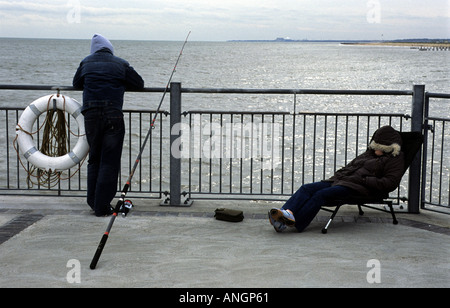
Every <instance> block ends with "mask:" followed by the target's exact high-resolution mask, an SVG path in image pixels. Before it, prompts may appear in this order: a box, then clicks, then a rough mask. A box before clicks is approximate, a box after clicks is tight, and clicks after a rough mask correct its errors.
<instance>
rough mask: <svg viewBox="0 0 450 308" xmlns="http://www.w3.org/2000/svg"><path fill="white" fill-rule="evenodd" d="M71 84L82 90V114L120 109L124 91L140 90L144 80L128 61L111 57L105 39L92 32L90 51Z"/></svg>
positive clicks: (112, 53) (110, 47) (111, 48)
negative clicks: (102, 109) (95, 109)
mask: <svg viewBox="0 0 450 308" xmlns="http://www.w3.org/2000/svg"><path fill="white" fill-rule="evenodd" d="M73 86H74V87H75V88H77V89H82V90H83V109H82V112H83V113H85V112H86V111H87V110H89V109H91V108H98V107H110V108H113V109H117V110H120V111H122V107H123V97H124V94H125V91H126V90H140V89H143V88H144V81H143V80H142V78H141V76H139V74H138V73H137V72H136V71H135V70H134V69H133V67H131V66H130V64H129V63H128V62H127V61H125V60H123V59H121V58H119V57H116V56H114V47H113V46H112V44H111V42H110V41H109V40H108V39H107V38H105V37H103V36H102V35H100V34H95V35H94V37H93V38H92V40H91V54H90V55H89V56H87V57H86V58H84V59H83V61H81V63H80V66H79V67H78V70H77V72H76V73H75V76H74V78H73Z"/></svg>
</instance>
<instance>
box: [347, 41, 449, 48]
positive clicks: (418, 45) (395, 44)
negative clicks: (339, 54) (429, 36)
mask: <svg viewBox="0 0 450 308" xmlns="http://www.w3.org/2000/svg"><path fill="white" fill-rule="evenodd" d="M341 44H342V45H362V46H392V47H411V48H421V47H426V48H433V47H446V48H450V43H430V42H423V43H422V42H349V43H347V42H342V43H341Z"/></svg>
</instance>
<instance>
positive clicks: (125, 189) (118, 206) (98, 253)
mask: <svg viewBox="0 0 450 308" xmlns="http://www.w3.org/2000/svg"><path fill="white" fill-rule="evenodd" d="M190 35H191V31H189V33H188V35H187V37H186V40H185V41H184V43H183V46H182V47H181V51H180V54H179V55H178V59H177V61H176V62H175V66H174V68H173V70H172V74H170V77H169V81H168V82H167V85H166V88H165V89H164V92H163V95H162V97H161V101H160V102H159V106H158V108H157V109H156V112H155V116H154V117H153V120H152V121H151V123H150V128H149V130H148V132H147V136H146V137H145V140H144V143H143V144H142V147H141V149H140V151H139V154H138V156H137V158H136V161H135V163H134V166H133V169H132V170H131V173H130V175H129V176H128V179H127V181H126V183H125V185H124V187H123V189H122V192H121V195H120V198H119V200H118V201H117V204H116V207H115V208H114V212H113V214H112V217H111V220H110V221H109V224H108V226H107V228H106V231H105V233H104V234H103V236H102V238H101V240H100V243H99V244H98V247H97V250H96V251H95V255H94V258H92V261H91V265H90V268H91V269H92V270H93V269H95V268H96V266H97V263H98V260H99V259H100V256H101V254H102V252H103V248H104V247H105V244H106V241H107V240H108V237H109V233H110V232H111V228H112V226H113V224H114V221H115V219H116V218H117V215H118V213H119V212H120V210H121V208H122V207H123V208H124V211H125V212H124V213H125V214H126V213H128V211H129V210H130V208H131V206H132V205H131V203H130V204H129V203H128V202H125V196H126V195H127V192H128V189H129V188H130V184H131V179H132V178H133V175H134V172H135V171H136V168H137V166H138V164H139V162H140V161H141V158H142V153H143V152H144V148H145V146H146V144H147V141H148V139H149V137H150V135H151V131H152V130H153V129H154V128H155V121H156V118H157V116H158V113H159V111H160V109H161V106H162V103H163V101H164V97H165V96H166V93H167V91H168V89H169V85H170V82H171V81H172V77H173V75H174V74H175V71H176V69H177V65H178V62H179V61H180V58H181V56H182V55H183V50H184V46H186V43H187V41H188V39H189V36H190Z"/></svg>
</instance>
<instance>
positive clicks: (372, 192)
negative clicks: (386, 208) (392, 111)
mask: <svg viewBox="0 0 450 308" xmlns="http://www.w3.org/2000/svg"><path fill="white" fill-rule="evenodd" d="M401 145H402V139H401V136H400V133H399V132H398V131H396V130H395V129H393V128H392V127H391V126H384V127H381V128H379V129H378V130H377V131H376V132H375V133H374V135H373V137H372V140H371V142H370V144H369V148H368V149H367V151H366V152H364V153H363V154H361V155H359V156H358V157H356V158H355V159H354V160H352V161H351V162H350V163H349V164H347V165H346V166H345V167H343V168H341V169H340V170H338V171H336V173H335V174H334V175H333V176H332V177H331V178H330V179H329V180H327V181H331V182H333V184H332V185H333V186H335V185H341V186H345V187H349V188H352V189H353V190H355V191H357V192H358V193H360V194H361V195H364V196H379V197H386V196H387V195H388V194H389V193H390V192H391V191H394V190H395V189H396V188H397V187H398V186H399V184H400V181H401V179H402V177H403V174H404V164H405V163H404V154H403V152H401ZM376 150H382V151H383V155H381V156H377V155H376V154H375V151H376Z"/></svg>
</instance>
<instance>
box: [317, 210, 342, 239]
mask: <svg viewBox="0 0 450 308" xmlns="http://www.w3.org/2000/svg"><path fill="white" fill-rule="evenodd" d="M340 207H341V206H340V205H338V206H336V209H335V210H334V211H333V214H331V217H330V219H329V220H328V222H327V224H326V226H325V227H323V229H322V233H323V234H326V233H327V232H328V226H329V225H330V224H331V222H332V221H333V219H334V217H335V216H336V214H337V212H338V211H339V208H340Z"/></svg>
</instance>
